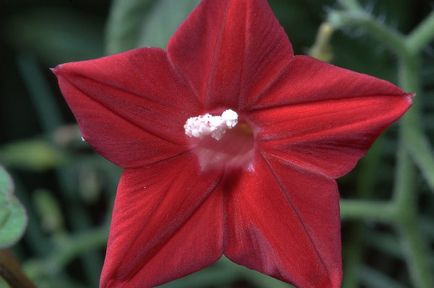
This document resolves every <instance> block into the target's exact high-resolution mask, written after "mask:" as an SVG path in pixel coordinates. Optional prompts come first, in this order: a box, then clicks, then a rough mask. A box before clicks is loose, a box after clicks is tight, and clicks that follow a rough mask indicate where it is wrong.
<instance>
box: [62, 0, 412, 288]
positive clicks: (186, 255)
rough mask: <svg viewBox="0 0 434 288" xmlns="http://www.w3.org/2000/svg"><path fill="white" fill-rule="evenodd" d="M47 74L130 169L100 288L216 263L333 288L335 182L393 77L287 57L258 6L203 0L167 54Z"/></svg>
mask: <svg viewBox="0 0 434 288" xmlns="http://www.w3.org/2000/svg"><path fill="white" fill-rule="evenodd" d="M55 73H56V75H57V77H58V79H59V84H60V87H61V90H62V92H63V94H64V96H65V98H66V100H67V102H68V103H69V105H70V107H71V109H72V111H73V112H74V114H75V116H76V118H77V121H78V123H79V125H80V127H81V131H82V133H83V136H84V138H85V139H86V140H87V142H88V143H89V144H90V145H92V146H93V147H94V148H95V150H96V151H98V152H99V153H101V154H102V155H103V156H105V157H106V158H108V159H110V160H111V161H113V162H114V163H116V164H118V165H119V166H121V167H123V168H124V169H125V171H124V173H123V175H122V178H121V180H120V184H119V187H118V192H117V197H116V201H115V207H114V212H113V220H112V225H111V231H110V237H109V242H108V248H107V255H106V261H105V264H104V269H103V273H102V278H101V287H153V286H156V285H160V284H162V283H165V282H168V281H170V280H173V279H175V278H178V277H182V276H184V275H187V274H189V273H192V272H194V271H197V270H199V269H201V268H203V267H205V266H208V265H210V264H212V263H214V262H215V261H217V260H218V259H219V258H220V257H221V256H222V255H225V256H227V257H228V258H229V259H231V260H232V261H234V262H236V263H239V264H241V265H244V266H247V267H249V268H251V269H255V270H257V271H260V272H262V273H265V274H268V275H271V276H273V277H276V278H279V279H281V280H283V281H286V282H289V283H292V284H294V285H296V286H297V287H303V288H305V287H316V288H318V287H321V288H328V287H340V285H341V278H342V272H341V240H340V222H339V195H338V190H337V186H336V182H335V180H334V179H335V178H337V177H340V176H342V175H344V174H345V173H347V172H348V171H349V170H351V169H352V168H353V167H354V165H355V164H356V162H357V160H358V159H360V157H362V156H363V154H365V152H366V150H367V149H368V148H369V146H370V145H371V144H372V142H373V141H374V139H375V138H376V137H377V136H378V135H379V134H380V133H381V132H382V131H383V130H384V129H385V128H386V127H387V126H388V125H389V124H390V123H392V122H393V121H395V120H396V119H397V118H399V117H400V116H401V115H402V114H403V113H404V112H405V111H406V110H407V109H408V107H409V106H410V104H411V96H410V95H409V94H406V93H404V92H403V91H402V90H401V89H399V88H398V87H396V86H394V85H392V84H390V83H388V82H385V81H382V80H379V79H375V78H373V77H370V76H367V75H363V74H358V73H355V72H351V71H348V70H345V69H341V68H338V67H334V66H332V65H329V64H325V63H322V62H319V61H317V60H314V59H312V58H309V57H305V56H293V52H292V48H291V44H290V42H289V41H288V38H287V36H286V35H285V32H284V31H283V29H282V28H281V26H280V25H279V23H278V21H277V20H276V18H275V17H274V15H273V13H272V11H271V9H270V7H269V5H268V3H267V1H265V0H204V1H202V2H201V4H200V5H199V6H198V7H197V8H196V9H195V10H194V11H193V12H192V14H191V15H190V16H189V17H188V19H187V20H186V21H185V22H184V23H183V24H182V25H181V27H180V28H179V29H178V31H177V32H176V33H175V35H174V36H173V37H172V38H171V40H170V42H169V44H168V47H167V49H166V51H164V50H162V49H137V50H133V51H129V52H125V53H121V54H117V55H113V56H109V57H105V58H101V59H97V60H91V61H84V62H78V63H68V64H64V65H60V66H58V67H57V68H56V69H55ZM231 110H232V111H231ZM224 111H226V112H228V111H229V112H230V113H232V112H235V114H236V116H237V119H236V121H235V122H233V123H232V124H227V123H226V122H224V121H223V120H222V119H223V118H222V117H219V115H221V114H222V112H224ZM230 113H229V114H230ZM207 114H209V115H207ZM235 114H233V113H232V114H230V115H235ZM195 117H196V118H195ZM206 117H208V118H206ZM189 119H190V121H191V123H190V122H188V121H189ZM204 119H205V120H204ZM207 119H208V120H207ZM211 120H212V121H214V122H215V121H217V122H218V123H217V122H216V123H217V124H215V123H214V122H212V121H211ZM219 121H220V122H219ZM211 122H212V123H211ZM225 123H226V124H225ZM233 124H236V125H235V127H231V126H233ZM194 125H196V126H197V127H196V126H194ZM214 128H215V129H220V130H219V131H220V132H221V133H220V132H219V133H220V134H219V135H218V136H216V135H214V134H213V133H216V132H215V131H214V132H212V129H214ZM188 129H190V130H191V131H190V130H189V131H187V130H188ZM195 129H196V130H195ZM207 129H208V130H207ZM192 131H193V132H192ZM194 133H196V135H193V134H194Z"/></svg>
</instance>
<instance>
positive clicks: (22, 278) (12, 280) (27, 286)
mask: <svg viewBox="0 0 434 288" xmlns="http://www.w3.org/2000/svg"><path fill="white" fill-rule="evenodd" d="M0 277H2V278H4V280H6V282H7V283H8V284H9V285H10V286H11V287H13V288H34V287H36V286H35V285H33V283H32V282H31V281H30V280H29V279H28V278H27V276H26V275H25V274H24V272H23V271H22V270H21V267H20V265H19V263H18V261H17V260H16V259H15V257H14V256H13V255H12V253H11V252H9V251H8V250H0Z"/></svg>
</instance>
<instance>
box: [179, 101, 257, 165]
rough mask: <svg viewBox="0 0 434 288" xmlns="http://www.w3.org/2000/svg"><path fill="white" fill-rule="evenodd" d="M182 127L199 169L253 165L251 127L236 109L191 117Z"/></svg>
mask: <svg viewBox="0 0 434 288" xmlns="http://www.w3.org/2000/svg"><path fill="white" fill-rule="evenodd" d="M184 129H185V134H186V135H187V136H188V137H190V142H191V146H192V148H193V151H194V152H195V153H196V155H197V157H198V160H199V164H200V167H201V168H202V170H212V169H249V170H251V169H253V168H252V167H253V165H252V159H253V152H254V149H253V147H254V135H253V131H252V129H251V127H250V126H249V125H248V123H247V122H245V121H244V120H243V119H242V117H239V115H238V113H237V112H235V111H233V110H230V109H228V110H225V111H224V112H223V113H221V115H218V116H213V115H211V114H209V113H206V114H204V115H199V116H196V117H191V118H189V119H188V120H187V121H186V123H185V125H184Z"/></svg>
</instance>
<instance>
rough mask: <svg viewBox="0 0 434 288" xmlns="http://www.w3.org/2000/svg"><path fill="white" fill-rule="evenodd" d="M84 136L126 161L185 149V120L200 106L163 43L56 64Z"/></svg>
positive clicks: (160, 156) (144, 160)
mask: <svg viewBox="0 0 434 288" xmlns="http://www.w3.org/2000/svg"><path fill="white" fill-rule="evenodd" d="M54 73H55V74H56V76H57V77H58V81H59V85H60V88H61V90H62V93H63V95H64V96H65V99H66V100H67V102H68V104H69V107H70V108H71V110H72V112H73V113H74V115H75V117H76V118H77V121H78V123H79V126H80V129H81V132H82V134H83V137H84V138H85V140H86V141H87V142H88V143H89V144H90V145H91V146H93V147H94V149H95V150H96V151H98V152H99V153H100V154H102V155H103V156H105V157H106V158H108V159H109V160H111V161H113V162H114V163H116V164H118V165H120V166H122V167H137V166H141V165H146V164H149V163H153V162H157V161H160V160H164V159H167V158H170V157H173V156H175V155H177V154H179V153H181V152H183V151H185V150H186V146H187V145H186V139H185V135H184V130H183V125H184V123H185V121H186V119H188V118H189V117H191V113H199V109H200V106H199V104H198V102H197V101H196V99H195V98H194V96H193V94H192V93H191V90H190V89H189V87H188V86H187V85H186V84H185V83H184V82H183V80H182V79H180V78H179V76H177V75H176V73H175V72H174V71H173V69H172V67H171V65H170V63H169V62H168V60H167V57H166V53H165V52H164V51H163V50H161V49H136V50H132V51H129V52H124V53H120V54H116V55H112V56H108V57H103V58H100V59H96V60H88V61H82V62H74V63H67V64H62V65H59V66H58V67H56V68H55V69H54Z"/></svg>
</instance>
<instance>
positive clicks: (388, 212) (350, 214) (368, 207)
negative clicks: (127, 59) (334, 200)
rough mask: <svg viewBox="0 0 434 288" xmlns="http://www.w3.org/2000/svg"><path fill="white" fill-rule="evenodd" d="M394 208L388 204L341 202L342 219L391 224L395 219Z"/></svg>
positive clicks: (354, 201) (363, 201)
mask: <svg viewBox="0 0 434 288" xmlns="http://www.w3.org/2000/svg"><path fill="white" fill-rule="evenodd" d="M394 216H395V214H394V210H393V207H392V206H391V205H390V203H388V202H379V201H368V200H345V199H344V200H341V218H342V219H344V220H347V219H357V220H360V219H363V220H369V221H374V220H375V221H380V222H384V223H389V222H391V221H392V219H393V218H394Z"/></svg>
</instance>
